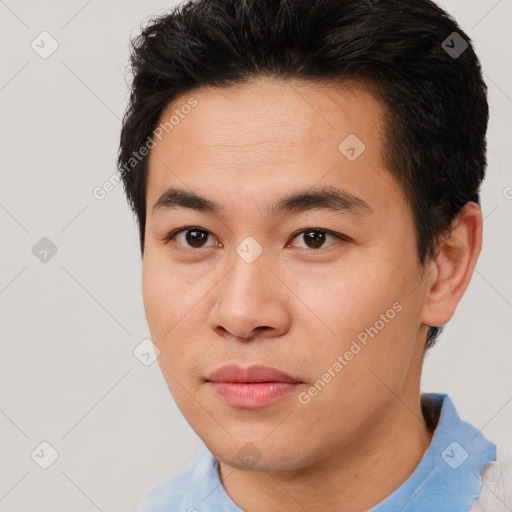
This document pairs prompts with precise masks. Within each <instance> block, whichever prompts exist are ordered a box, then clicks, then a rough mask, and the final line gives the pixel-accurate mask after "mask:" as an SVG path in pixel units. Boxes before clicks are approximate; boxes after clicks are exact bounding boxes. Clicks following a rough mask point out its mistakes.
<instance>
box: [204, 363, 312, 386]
mask: <svg viewBox="0 0 512 512" xmlns="http://www.w3.org/2000/svg"><path fill="white" fill-rule="evenodd" d="M206 380H207V381H209V382H238V383H246V384H250V383H257V382H290V383H293V384H299V383H301V382H302V381H301V380H300V379H296V378H294V377H292V376H290V375H287V374H286V373H284V372H282V371H280V370H276V369H275V368H270V367H269V366H249V367H248V368H241V367H239V366H236V365H228V366H222V367H220V368H219V369H217V370H215V371H214V372H213V373H211V374H210V375H209V376H208V377H207V378H206Z"/></svg>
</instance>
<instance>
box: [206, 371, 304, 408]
mask: <svg viewBox="0 0 512 512" xmlns="http://www.w3.org/2000/svg"><path fill="white" fill-rule="evenodd" d="M205 380H206V383H207V384H208V385H209V386H210V387H211V388H212V390H213V391H214V393H215V395H216V396H217V397H218V398H220V399H222V400H223V401H224V402H226V403H227V404H229V405H231V406H233V407H237V408H243V409H255V408H259V407H264V406H266V405H270V404H271V403H274V402H276V401H277V400H279V399H282V398H284V397H286V396H289V395H291V394H293V393H294V392H295V390H296V389H297V387H298V386H300V385H301V384H304V382H303V381H301V380H300V379H297V378H295V377H292V376H291V375H288V374H286V373H284V372H282V371H280V370H277V369H275V368H271V367H268V366H249V367H248V368H242V367H239V366H236V365H228V366H222V367H220V368H218V369H217V370H215V371H214V372H213V373H211V374H210V375H209V376H208V377H207V378H206V379H205Z"/></svg>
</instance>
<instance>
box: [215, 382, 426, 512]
mask: <svg viewBox="0 0 512 512" xmlns="http://www.w3.org/2000/svg"><path fill="white" fill-rule="evenodd" d="M432 436H433V432H432V431H429V430H428V428H427V426H426V423H425V421H424V419H423V416H422V412H421V406H420V396H419V385H418V387H417V389H415V393H414V394H413V396H412V397H410V398H404V397H400V398H399V397H395V398H393V400H392V401H391V404H390V406H389V407H388V408H387V409H386V411H385V412H384V413H383V415H381V416H380V417H379V418H378V419H377V420H376V421H375V422H374V424H373V425H371V426H370V427H369V428H368V429H367V430H366V431H365V433H364V436H360V437H359V438H358V439H357V440H354V441H353V442H351V443H349V445H350V446H347V447H343V448H342V449H340V450H338V451H336V452H334V453H332V452H330V453H329V454H328V456H326V457H324V458H323V459H321V460H318V461H317V462H316V463H315V464H314V465H312V466H309V467H307V468H300V469H297V470H293V471H276V472H272V471H245V470H239V469H236V468H233V467H230V466H227V465H226V464H224V463H222V462H220V466H219V474H220V477H221V480H222V483H223V485H224V488H225V489H226V492H227V493H228V494H229V495H230V497H231V499H232V500H233V501H234V502H235V503H236V504H237V505H238V506H239V507H240V508H241V509H243V510H244V511H246V512H257V511H260V510H266V511H268V512H278V511H282V510H300V509H303V510H307V511H308V512H320V511H322V512H331V511H332V512H348V511H351V512H353V511H354V510H367V509H369V508H371V507H374V506H375V505H377V504H378V503H380V502H381V501H383V500H384V499H385V498H386V497H387V496H389V495H390V494H391V493H392V492H393V491H395V490H396V489H397V488H398V487H400V485H401V484H402V483H403V482H405V480H407V478H408V477H409V476H410V475H411V473H412V472H413V471H414V469H415V468H416V467H417V465H418V464H419V462H420V460H421V458H422V457H423V455H424V453H425V451H426V450H427V448H428V447H429V445H430V442H431V440H432Z"/></svg>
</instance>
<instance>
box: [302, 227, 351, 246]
mask: <svg viewBox="0 0 512 512" xmlns="http://www.w3.org/2000/svg"><path fill="white" fill-rule="evenodd" d="M329 237H331V238H332V239H334V243H336V242H338V241H340V240H341V241H346V239H345V238H344V237H342V236H340V235H335V234H334V233H330V232H328V231H326V230H325V229H314V228H310V229H304V230H302V231H300V232H299V233H297V234H296V235H295V236H294V237H293V240H295V239H298V240H301V241H302V242H303V243H304V244H305V246H302V247H303V248H306V249H323V248H324V247H323V245H324V244H325V241H326V240H328V238H329ZM334 243H332V244H329V245H334ZM299 247H300V246H299ZM327 247H329V246H327Z"/></svg>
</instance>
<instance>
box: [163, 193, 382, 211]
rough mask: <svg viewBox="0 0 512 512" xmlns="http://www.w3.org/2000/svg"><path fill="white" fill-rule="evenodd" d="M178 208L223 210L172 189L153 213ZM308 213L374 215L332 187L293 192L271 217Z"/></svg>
mask: <svg viewBox="0 0 512 512" xmlns="http://www.w3.org/2000/svg"><path fill="white" fill-rule="evenodd" d="M174 208H190V209H192V210H196V211H199V212H204V213H210V214H214V215H217V214H220V213H221V212H222V210H223V208H222V206H221V205H220V204H219V203H217V202H215V201H212V200H211V199H208V198H206V197H203V196H200V195H198V194H196V193H195V192H190V191H187V190H182V189H179V188H174V187H171V188H169V189H168V190H166V191H165V192H164V193H163V194H162V195H161V196H160V197H159V198H158V201H157V202H156V203H155V204H154V206H153V213H155V212H156V211H158V210H168V209H174ZM307 210H331V211H339V212H343V213H352V214H356V215H363V214H370V213H372V210H371V208H370V206H369V205H368V203H366V201H364V200H363V199H361V198H359V197H356V196H354V195H352V194H350V193H348V192H347V191H345V190H340V189H338V188H336V187H334V186H330V187H324V188H319V189H318V188H317V189H314V190H301V191H298V192H293V193H291V194H289V195H287V196H285V197H283V198H282V199H280V200H279V201H278V202H277V203H275V204H274V205H272V206H271V207H270V209H269V210H268V214H269V215H271V216H272V215H274V216H277V215H279V214H281V213H285V212H286V213H301V212H304V211H307Z"/></svg>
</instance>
